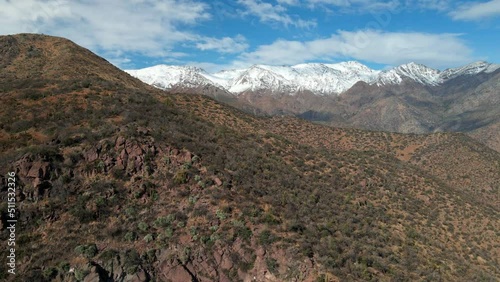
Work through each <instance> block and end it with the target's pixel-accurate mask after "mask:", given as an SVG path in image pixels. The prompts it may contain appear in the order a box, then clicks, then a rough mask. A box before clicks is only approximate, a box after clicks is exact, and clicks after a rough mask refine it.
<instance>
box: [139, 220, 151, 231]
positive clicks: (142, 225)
mask: <svg viewBox="0 0 500 282" xmlns="http://www.w3.org/2000/svg"><path fill="white" fill-rule="evenodd" d="M137 227H138V228H139V230H141V231H143V232H146V230H148V228H149V225H148V224H147V223H145V222H139V224H138V225H137Z"/></svg>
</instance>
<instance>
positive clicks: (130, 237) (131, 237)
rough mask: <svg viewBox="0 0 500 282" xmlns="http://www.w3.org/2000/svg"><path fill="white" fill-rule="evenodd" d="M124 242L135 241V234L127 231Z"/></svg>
mask: <svg viewBox="0 0 500 282" xmlns="http://www.w3.org/2000/svg"><path fill="white" fill-rule="evenodd" d="M125 240H127V241H129V242H133V241H135V240H137V234H136V233H135V232H134V231H129V232H127V234H125Z"/></svg>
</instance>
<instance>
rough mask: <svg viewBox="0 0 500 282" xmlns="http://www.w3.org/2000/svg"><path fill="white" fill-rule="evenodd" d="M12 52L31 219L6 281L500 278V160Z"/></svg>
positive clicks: (89, 60)
mask: <svg viewBox="0 0 500 282" xmlns="http://www.w3.org/2000/svg"><path fill="white" fill-rule="evenodd" d="M12 38H14V39H15V41H16V40H17V41H16V42H17V43H15V42H14V43H13V42H12ZM6 42H7V43H6ZM16 44H17V45H16ZM0 46H3V47H2V49H0V52H3V53H1V54H4V53H9V54H11V53H12V54H14V55H11V57H9V58H11V59H9V60H8V61H7V62H6V63H5V62H2V63H1V64H0V66H1V67H2V68H3V69H1V70H0V89H2V92H1V94H0V103H2V105H9V107H3V108H2V109H0V119H1V121H0V130H1V131H2V135H1V136H2V137H1V138H0V148H1V152H2V154H1V155H0V171H1V173H2V175H5V173H6V172H7V171H9V170H15V171H17V173H18V175H19V187H18V190H19V195H18V201H19V203H18V204H19V205H18V206H19V210H20V213H19V215H18V218H19V230H18V242H17V243H18V251H17V252H18V253H17V256H18V267H19V269H18V270H19V275H18V276H16V278H13V277H11V276H8V274H7V273H6V272H5V270H4V268H2V269H0V271H1V272H0V277H1V279H11V280H15V279H17V280H18V281H51V280H56V281H75V280H83V279H84V278H85V277H87V278H86V279H91V277H93V278H94V279H115V280H118V281H121V280H120V279H122V280H123V279H125V277H128V278H130V279H132V278H133V277H138V278H137V279H138V280H136V281H148V280H152V281H188V280H189V279H191V280H192V281H240V280H243V281H250V280H251V279H252V278H253V277H256V278H257V279H258V280H259V281H336V280H341V281H344V280H349V281H370V280H372V281H439V280H443V281H459V280H466V281H495V279H496V277H499V275H500V266H499V264H500V261H499V259H498V258H499V257H500V242H499V240H498V238H499V236H500V234H499V233H498V230H500V223H499V222H500V221H499V219H500V213H499V207H498V201H497V200H496V199H495V197H498V189H499V179H500V176H499V171H500V170H499V161H500V157H499V154H498V153H497V152H494V151H492V150H489V149H487V148H486V147H484V146H482V145H480V144H478V143H476V142H474V141H472V140H471V139H469V138H467V137H465V136H463V135H457V134H444V133H441V134H434V135H421V136H420V135H403V134H393V133H381V132H368V131H360V130H352V129H340V128H328V127H324V126H320V125H315V124H311V123H308V122H305V121H302V120H298V119H292V118H257V117H254V116H251V115H248V114H245V113H243V112H241V111H239V110H236V109H234V108H231V107H228V106H225V105H222V104H220V103H217V102H215V101H214V100H212V99H210V98H207V97H204V96H201V95H180V94H179V95H175V94H172V95H167V94H165V93H164V92H161V91H159V90H155V89H151V88H149V87H146V86H142V84H140V83H138V82H137V81H136V80H134V79H132V78H130V77H128V76H127V75H126V74H124V73H122V72H121V71H119V70H117V69H114V68H112V67H111V66H109V65H108V64H107V63H106V62H104V61H101V60H100V59H98V58H97V57H95V56H94V55H92V54H89V53H88V51H86V50H82V49H79V48H78V47H76V46H75V45H74V44H72V43H71V42H68V41H66V40H63V39H58V38H52V37H45V36H33V35H20V36H15V37H0ZM5 46H10V47H12V46H14V47H17V48H14V47H12V48H11V49H12V50H14V51H12V50H11V49H9V50H11V51H8V52H6V50H7V49H6V48H5ZM30 46H34V47H36V48H37V50H40V52H41V54H43V56H42V57H40V58H38V59H36V60H35V63H33V64H32V62H31V61H30V58H28V57H27V56H28V54H29V52H32V51H33V49H30ZM15 49H18V50H17V51H15ZM30 50H31V51H30ZM16 52H17V53H16ZM54 53H56V54H57V56H55V55H54ZM2 58H4V57H2ZM56 58H57V59H56ZM64 58H66V59H64ZM60 60H63V61H60ZM65 60H66V61H65ZM75 60H76V61H78V62H80V64H79V66H78V67H79V68H81V69H77V70H74V69H73V67H74V65H75V63H76V61H75ZM42 70H51V71H53V73H50V71H48V72H46V73H45V74H44V75H43V76H39V75H38V74H40V73H42ZM62 73H64V74H66V76H64V75H61V74H62ZM20 77H24V80H23V83H21V82H19V83H17V81H18V79H19V78H20ZM83 79H86V80H85V83H83V82H82V80H83ZM2 185H3V186H2V192H1V193H0V196H1V198H2V203H5V202H6V200H5V196H6V193H5V192H6V189H5V181H4V179H2ZM0 210H1V212H2V220H3V222H5V218H6V217H5V216H6V215H5V207H4V206H1V207H0ZM4 227H5V226H4ZM6 235H7V233H6V232H5V229H3V231H2V233H1V236H2V237H1V238H0V239H1V242H2V243H1V244H2V245H1V247H2V248H5V247H6V246H5V242H6V241H5V236H6ZM4 259H5V258H4V257H2V259H0V262H1V263H2V265H5V263H4V261H3V260H4ZM70 267H73V268H75V271H74V272H73V273H70V272H69V271H68V270H69V268H70ZM96 281H98V280H96Z"/></svg>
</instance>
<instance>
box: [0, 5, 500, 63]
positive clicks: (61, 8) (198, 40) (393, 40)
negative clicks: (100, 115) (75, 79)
mask: <svg viewBox="0 0 500 282" xmlns="http://www.w3.org/2000/svg"><path fill="white" fill-rule="evenodd" d="M21 32H34V33H44V34H49V35H56V36H63V37H66V38H69V39H71V40H73V41H75V42H76V43H78V44H80V45H82V46H84V47H86V48H89V49H90V50H92V51H94V52H96V53H97V54H99V55H101V56H103V57H104V58H106V59H108V60H109V61H110V62H112V63H114V64H115V65H117V66H118V67H120V68H124V69H130V68H142V67H147V66H152V65H156V64H172V65H195V66H199V67H202V68H205V69H206V70H208V71H217V70H220V69H230V68H240V67H247V66H249V65H252V64H271V65H293V64H298V63H306V62H327V63H332V62H340V61H346V60H357V61H360V62H362V63H364V64H366V65H368V66H370V67H372V68H376V69H382V68H386V67H390V66H395V65H399V64H403V63H408V62H411V61H414V62H417V63H422V64H425V65H427V66H430V67H434V68H439V69H444V68H448V67H456V66H460V65H464V64H467V63H470V62H473V61H476V60H486V61H489V62H493V63H500V52H499V51H500V47H499V46H500V0H484V1H470V0H469V1H466V0H464V1H460V0H459V1H452V0H386V1H373V0H303V1H299V0H269V1H264V0H233V1H220V0H213V1H202V0H107V1H102V0H71V1H67V0H43V1H42V0H38V1H35V0H16V1H14V0H0V34H14V33H21Z"/></svg>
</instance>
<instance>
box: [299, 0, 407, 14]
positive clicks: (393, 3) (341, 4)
mask: <svg viewBox="0 0 500 282" xmlns="http://www.w3.org/2000/svg"><path fill="white" fill-rule="evenodd" d="M306 2H307V4H308V5H309V7H311V8H316V7H318V6H320V7H321V6H334V7H336V8H341V9H342V11H343V12H375V11H380V10H390V11H392V10H394V9H396V8H397V7H398V6H399V5H400V1H399V0H386V1H378V0H307V1H306Z"/></svg>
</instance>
